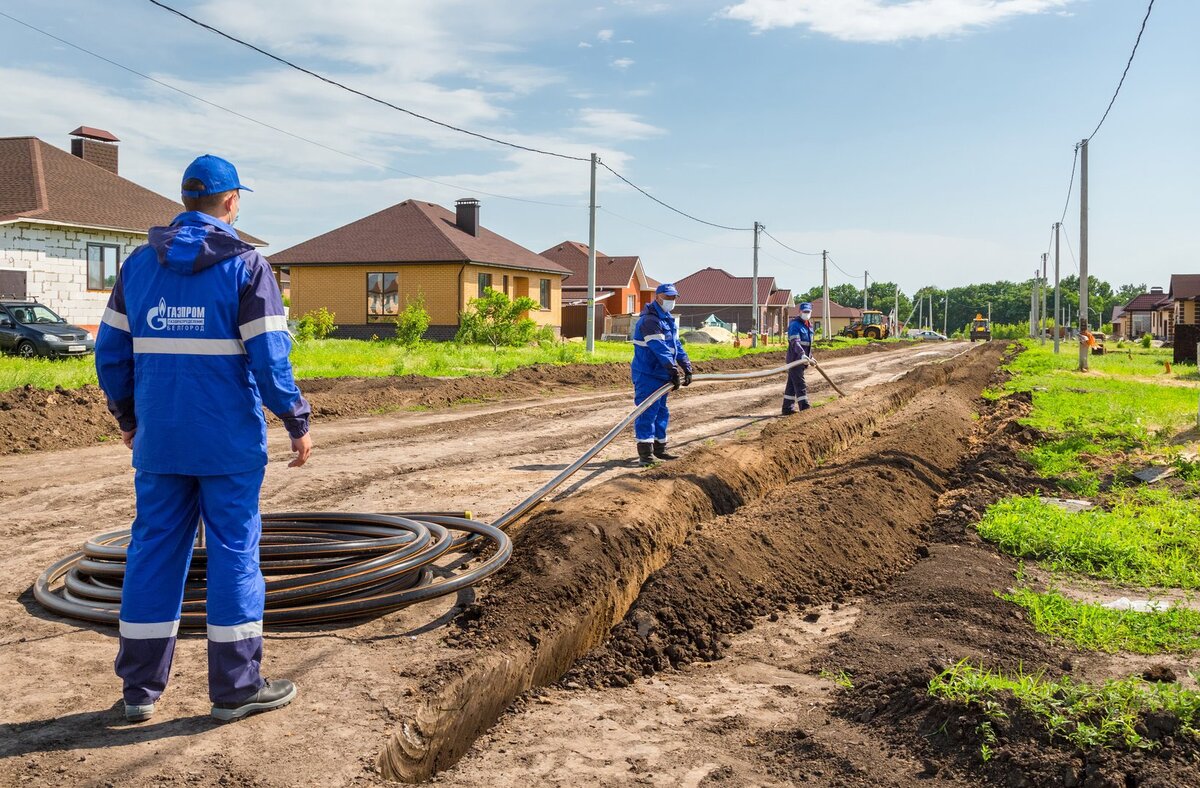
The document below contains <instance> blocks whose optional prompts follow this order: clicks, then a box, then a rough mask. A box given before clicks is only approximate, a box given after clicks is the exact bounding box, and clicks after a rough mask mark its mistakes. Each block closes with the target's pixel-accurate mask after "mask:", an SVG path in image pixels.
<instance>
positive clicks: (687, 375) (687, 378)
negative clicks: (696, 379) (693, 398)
mask: <svg viewBox="0 0 1200 788" xmlns="http://www.w3.org/2000/svg"><path fill="white" fill-rule="evenodd" d="M683 385H685V386H690V385H692V368H691V367H684V368H683Z"/></svg>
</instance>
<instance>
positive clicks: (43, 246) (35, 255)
mask: <svg viewBox="0 0 1200 788" xmlns="http://www.w3.org/2000/svg"><path fill="white" fill-rule="evenodd" d="M145 242H146V235H145V234H144V233H142V234H138V233H126V232H120V231H116V230H87V229H83V228H74V227H69V228H68V227H56V226H52V225H41V224H33V223H22V222H18V223H15V224H5V225H0V269H5V270H10V271H25V272H26V275H25V288H26V291H27V295H28V297H29V298H31V299H36V300H37V301H39V302H41V303H43V304H45V305H46V306H48V307H50V308H51V309H53V310H54V311H55V312H57V313H58V314H60V315H62V317H63V318H65V319H66V320H67V321H68V322H70V323H75V324H77V325H87V326H95V325H99V323H100V316H101V315H102V314H103V313H104V305H105V304H107V303H108V291H107V290H91V291H89V290H88V289H87V245H88V243H102V244H115V245H117V246H119V247H121V251H120V254H119V255H118V257H119V259H120V263H121V264H124V262H125V259H126V258H127V257H129V255H130V254H131V253H132V252H133V250H134V249H136V248H137V247H139V246H141V245H142V244H144V243H145Z"/></svg>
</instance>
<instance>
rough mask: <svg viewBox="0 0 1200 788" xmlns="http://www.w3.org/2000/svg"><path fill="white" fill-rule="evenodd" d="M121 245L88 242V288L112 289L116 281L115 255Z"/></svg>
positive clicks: (116, 265)
mask: <svg viewBox="0 0 1200 788" xmlns="http://www.w3.org/2000/svg"><path fill="white" fill-rule="evenodd" d="M120 253H121V247H119V246H116V245H113V244H88V245H87V261H88V281H87V289H88V290H112V289H113V285H115V284H116V283H117V268H118V267H119V264H118V263H117V257H118V255H120Z"/></svg>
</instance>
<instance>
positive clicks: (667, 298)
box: [631, 283, 692, 467]
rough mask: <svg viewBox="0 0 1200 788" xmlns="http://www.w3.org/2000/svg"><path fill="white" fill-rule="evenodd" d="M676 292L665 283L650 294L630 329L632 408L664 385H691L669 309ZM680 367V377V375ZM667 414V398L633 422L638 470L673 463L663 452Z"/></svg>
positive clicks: (687, 362)
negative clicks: (632, 327)
mask: <svg viewBox="0 0 1200 788" xmlns="http://www.w3.org/2000/svg"><path fill="white" fill-rule="evenodd" d="M678 295H679V292H678V291H677V290H676V289H675V285H673V284H670V283H665V284H661V285H659V286H658V287H657V288H656V289H655V291H654V300H653V301H651V302H650V303H648V304H646V308H645V309H643V310H642V314H641V316H640V317H638V321H637V325H636V326H634V329H633V364H632V365H631V371H632V373H633V402H634V404H636V405H640V404H642V402H643V401H644V400H645V399H646V398H647V397H649V396H650V395H651V394H653V393H654V392H656V391H658V390H659V389H660V388H662V387H663V385H665V384H666V383H670V384H671V390H672V391H678V390H679V386H680V385H684V386H690V385H691V383H692V362H691V360H690V359H688V355H687V352H686V351H684V349H683V343H682V342H680V341H679V329H678V327H677V326H676V325H675V318H673V317H671V310H672V309H674V308H675V298H676V297H677V296H678ZM680 368H682V369H683V374H682V375H680V372H679V370H680ZM670 417H671V414H670V413H669V412H668V411H667V395H666V394H665V393H664V394H663V395H662V397H660V398H659V400H658V401H657V402H656V403H654V404H653V405H651V406H650V407H649V408H647V409H646V410H645V411H643V412H642V414H641V415H640V416H638V417H637V419H636V420H635V421H634V422H633V430H634V435H635V436H636V437H637V449H638V462H639V464H640V465H641V466H642V467H647V466H650V465H653V464H654V462H655V458H658V459H660V460H674V459H676V456H675V455H674V454H669V453H667V423H668V421H669V420H670Z"/></svg>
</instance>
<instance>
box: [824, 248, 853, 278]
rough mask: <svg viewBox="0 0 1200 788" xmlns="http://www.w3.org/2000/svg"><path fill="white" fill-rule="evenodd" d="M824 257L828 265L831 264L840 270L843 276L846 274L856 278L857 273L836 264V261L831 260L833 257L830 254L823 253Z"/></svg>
mask: <svg viewBox="0 0 1200 788" xmlns="http://www.w3.org/2000/svg"><path fill="white" fill-rule="evenodd" d="M825 259H826V260H828V261H829V263H830V265H832V266H833V267H834V268H836V269H837V270H839V271H841V272H842V274H843V275H844V276H848V277H850V278H851V279H857V278H858V274H852V273H849V272H848V271H846V269H844V268H842V267H841V266H840V265H838V264H837V263H835V262H834V261H833V257H832V256H831V255H828V254H827V255H825Z"/></svg>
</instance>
